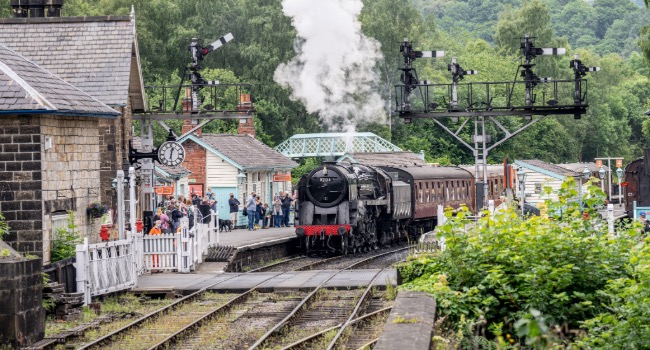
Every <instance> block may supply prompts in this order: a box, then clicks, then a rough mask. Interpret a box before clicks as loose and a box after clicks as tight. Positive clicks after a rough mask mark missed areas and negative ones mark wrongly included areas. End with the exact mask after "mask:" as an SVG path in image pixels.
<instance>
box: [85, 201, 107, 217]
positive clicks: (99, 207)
mask: <svg viewBox="0 0 650 350" xmlns="http://www.w3.org/2000/svg"><path fill="white" fill-rule="evenodd" d="M107 212H108V207H107V206H105V205H103V204H101V203H92V204H90V205H89V206H88V208H86V215H88V217H90V218H91V219H99V218H101V217H102V216H104V214H106V213H107Z"/></svg>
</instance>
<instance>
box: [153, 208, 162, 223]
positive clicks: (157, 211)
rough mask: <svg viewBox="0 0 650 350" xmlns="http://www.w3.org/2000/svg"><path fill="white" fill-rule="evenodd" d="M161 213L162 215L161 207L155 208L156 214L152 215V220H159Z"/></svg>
mask: <svg viewBox="0 0 650 350" xmlns="http://www.w3.org/2000/svg"><path fill="white" fill-rule="evenodd" d="M161 215H162V208H157V209H156V214H154V215H153V222H156V221H158V220H160V216H161Z"/></svg>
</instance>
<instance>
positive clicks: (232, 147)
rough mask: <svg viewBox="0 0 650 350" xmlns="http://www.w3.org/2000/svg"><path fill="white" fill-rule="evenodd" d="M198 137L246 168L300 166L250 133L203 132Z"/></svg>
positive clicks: (289, 167)
mask: <svg viewBox="0 0 650 350" xmlns="http://www.w3.org/2000/svg"><path fill="white" fill-rule="evenodd" d="M192 137H197V136H190V139H191V138H192ZM197 138H198V140H199V141H201V142H203V143H205V144H206V145H208V146H210V147H211V148H213V149H214V150H215V151H217V152H218V153H220V154H221V155H222V156H224V157H226V158H227V159H229V160H230V161H232V162H234V163H236V164H237V165H239V166H240V167H241V168H242V169H245V170H246V169H270V168H279V169H282V168H285V169H287V168H288V169H291V168H295V167H297V166H298V163H296V162H294V161H293V160H291V159H289V158H287V157H285V156H284V155H282V153H280V152H278V151H276V150H274V149H273V148H271V147H269V146H267V145H265V144H264V143H262V142H261V141H259V140H257V139H256V138H254V137H251V136H248V135H237V134H218V135H217V134H203V135H202V136H200V137H197Z"/></svg>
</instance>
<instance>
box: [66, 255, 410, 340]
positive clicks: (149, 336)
mask: <svg viewBox="0 0 650 350" xmlns="http://www.w3.org/2000/svg"><path fill="white" fill-rule="evenodd" d="M406 249H407V248H400V249H397V250H393V251H388V252H381V253H378V254H375V255H372V256H370V257H365V256H364V257H347V259H344V257H332V258H327V259H314V258H307V257H294V258H290V259H287V260H284V261H281V262H277V263H275V264H272V265H269V266H265V267H262V268H259V269H255V270H251V271H249V273H250V272H258V271H269V270H273V269H280V270H279V271H284V270H285V269H289V268H291V269H293V270H298V269H300V270H309V269H313V268H314V267H318V266H320V267H328V266H329V268H330V269H331V266H336V265H337V264H339V265H340V264H342V265H341V267H340V268H338V269H337V270H338V271H337V272H336V273H333V274H332V275H331V276H330V277H329V278H328V279H327V280H325V281H323V282H322V283H321V285H319V286H318V287H317V288H315V289H314V290H312V291H311V292H310V293H306V292H298V291H290V292H276V293H261V292H259V291H258V290H257V287H258V286H260V285H261V284H263V283H264V282H266V281H268V280H270V279H272V278H273V277H274V276H271V277H269V278H267V279H265V280H264V281H261V282H260V283H258V284H257V285H256V286H255V287H253V288H251V289H250V290H248V291H246V292H244V293H241V294H219V293H213V292H210V291H209V289H210V288H213V287H215V286H216V285H218V283H217V284H215V285H212V286H208V287H206V288H203V289H201V290H199V291H197V292H195V293H193V294H191V295H188V296H186V297H184V298H181V299H179V300H177V301H175V302H173V303H172V304H170V305H167V306H166V307H163V308H160V309H158V310H156V311H154V312H151V313H149V314H147V315H145V316H143V317H141V318H139V319H137V320H135V321H134V322H131V323H130V324H128V325H126V326H124V327H121V328H119V329H117V330H115V331H112V332H109V333H108V334H104V335H102V336H101V337H99V338H97V339H95V340H92V341H90V342H88V343H85V344H83V343H79V342H75V344H74V345H77V346H80V347H79V349H105V348H106V349H127V348H128V349H161V348H174V349H192V348H196V349H205V348H210V346H206V344H208V343H210V342H214V341H216V340H217V339H215V336H214V334H217V333H218V334H223V337H220V338H219V342H220V343H219V344H220V347H219V348H232V349H238V348H245V347H247V346H248V345H250V344H253V342H254V341H255V340H259V339H262V337H263V336H264V335H265V334H266V333H268V332H271V333H269V335H267V336H266V338H271V339H273V337H275V336H276V335H277V334H280V333H279V332H280V331H281V330H283V329H286V327H285V326H290V325H294V324H295V325H298V326H299V325H301V324H302V325H305V324H310V322H312V323H322V321H323V320H324V319H329V320H330V321H329V322H328V323H326V324H327V326H336V325H340V324H345V323H347V322H344V321H346V320H347V321H350V320H349V319H346V317H347V315H349V314H350V313H351V312H352V311H354V310H357V311H355V314H356V313H357V312H358V310H359V306H358V305H357V304H355V302H357V301H359V300H360V298H363V299H364V300H366V299H368V298H370V299H368V300H373V299H372V293H370V294H368V292H367V290H370V288H367V289H366V291H365V292H364V293H362V292H361V291H360V290H354V289H352V290H346V291H336V292H332V291H326V290H325V285H326V283H327V282H328V281H329V280H331V279H332V278H334V277H335V276H336V275H337V274H338V273H340V272H341V271H344V270H347V269H352V268H361V267H362V266H370V265H368V264H373V262H377V261H381V260H382V259H386V258H387V257H389V256H394V255H396V254H397V255H399V254H400V253H401V252H403V251H405V250H406ZM299 261H300V263H299V264H298V262H299ZM343 265H344V266H343ZM377 275H379V274H377ZM234 277H235V276H233V277H232V278H234ZM227 280H229V279H227ZM227 280H223V281H220V282H219V283H223V282H225V281H227ZM371 304H372V303H371ZM383 306H385V305H383V304H382V305H379V306H378V307H379V308H380V307H383ZM378 307H375V309H377V308H378ZM369 310H370V309H368V310H367V311H368V312H371V311H369ZM298 316H300V317H298ZM348 318H349V317H348ZM233 325H239V326H233ZM274 325H275V326H274ZM242 329H246V332H242V331H241V330H242ZM306 329H310V328H306ZM269 330H270V331H269ZM311 330H313V327H312V328H311V329H310V331H311ZM265 332H266V333H265ZM100 334H101V333H100ZM190 335H191V336H190ZM266 338H265V339H266ZM179 339H183V342H182V343H181V342H179ZM59 345H61V344H59ZM69 345H72V344H69ZM63 346H65V345H63ZM257 347H259V344H258V345H257Z"/></svg>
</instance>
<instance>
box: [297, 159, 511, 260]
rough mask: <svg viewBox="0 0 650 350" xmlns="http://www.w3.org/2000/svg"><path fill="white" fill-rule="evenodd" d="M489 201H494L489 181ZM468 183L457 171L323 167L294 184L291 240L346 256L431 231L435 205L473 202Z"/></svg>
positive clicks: (471, 182)
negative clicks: (296, 208)
mask: <svg viewBox="0 0 650 350" xmlns="http://www.w3.org/2000/svg"><path fill="white" fill-rule="evenodd" d="M490 181H494V183H495V186H492V185H491V186H490V189H491V191H492V190H494V191H495V193H491V194H490V195H491V197H494V196H497V197H498V192H497V191H498V187H499V186H497V183H499V184H500V186H501V188H502V186H503V182H502V180H501V179H491V180H490ZM473 188H474V178H473V177H472V175H471V174H470V173H469V172H468V171H466V170H463V169H461V168H457V167H434V166H399V167H397V166H370V165H363V164H358V163H348V162H339V163H334V162H326V163H323V165H322V166H321V167H319V168H316V169H314V170H312V171H311V172H310V173H309V174H306V175H303V177H302V178H301V179H300V181H299V183H298V205H299V214H298V223H299V225H297V226H296V235H297V236H298V238H299V239H300V242H301V246H302V249H303V251H304V252H310V251H313V250H318V251H329V252H333V253H342V254H347V253H349V252H357V251H362V250H368V249H371V248H377V247H378V246H380V245H387V244H390V243H392V242H396V241H399V240H402V239H406V238H407V237H409V236H410V237H412V238H415V237H416V236H418V235H420V234H421V233H423V232H427V231H429V230H431V229H433V227H435V225H436V222H437V208H438V205H440V204H441V205H443V206H445V207H448V206H451V207H454V208H456V207H458V206H460V205H461V204H467V205H468V206H469V207H470V208H472V203H474V191H473Z"/></svg>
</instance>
